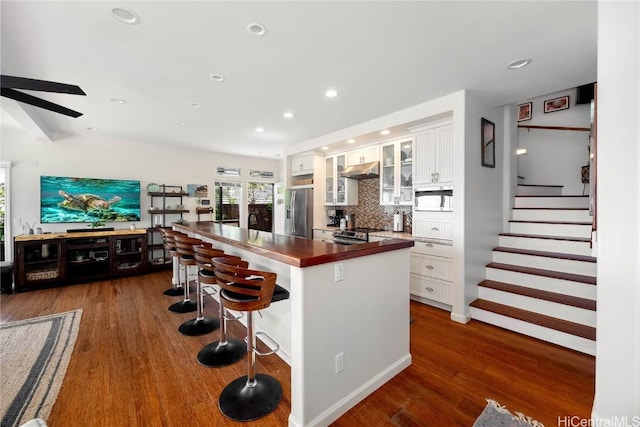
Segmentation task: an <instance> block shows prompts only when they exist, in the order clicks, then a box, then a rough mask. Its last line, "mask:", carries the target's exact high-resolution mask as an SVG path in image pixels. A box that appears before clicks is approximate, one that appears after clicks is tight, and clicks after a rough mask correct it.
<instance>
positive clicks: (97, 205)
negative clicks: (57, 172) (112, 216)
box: [58, 190, 122, 212]
mask: <svg viewBox="0 0 640 427" xmlns="http://www.w3.org/2000/svg"><path fill="white" fill-rule="evenodd" d="M58 194H59V195H60V196H62V197H64V200H63V201H62V202H60V203H58V206H60V207H61V208H65V209H71V210H74V211H84V212H86V211H95V210H107V209H109V208H110V207H111V205H112V204H114V203H117V202H119V201H120V200H122V197H120V196H115V197H113V198H112V199H110V200H105V199H103V198H102V197H100V196H96V195H95V194H80V195H79V196H74V195H71V194H69V193H67V192H66V191H64V190H60V191H58Z"/></svg>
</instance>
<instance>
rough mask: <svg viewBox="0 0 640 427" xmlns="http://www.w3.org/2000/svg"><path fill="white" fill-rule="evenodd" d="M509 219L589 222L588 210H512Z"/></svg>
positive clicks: (590, 219)
mask: <svg viewBox="0 0 640 427" xmlns="http://www.w3.org/2000/svg"><path fill="white" fill-rule="evenodd" d="M511 219H514V220H516V221H573V222H591V221H592V220H593V217H591V216H590V215H589V210H588V209H579V210H577V209H566V210H563V209H513V210H512V214H511Z"/></svg>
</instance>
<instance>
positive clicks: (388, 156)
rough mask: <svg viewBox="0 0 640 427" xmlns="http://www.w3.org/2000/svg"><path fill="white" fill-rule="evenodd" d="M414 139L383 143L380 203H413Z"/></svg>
mask: <svg viewBox="0 0 640 427" xmlns="http://www.w3.org/2000/svg"><path fill="white" fill-rule="evenodd" d="M412 165H413V141H412V140H411V139H405V140H401V141H396V142H392V143H389V144H382V146H381V150H380V204H381V205H394V204H399V205H411V204H413V176H412V174H413V170H412V169H413V168H412Z"/></svg>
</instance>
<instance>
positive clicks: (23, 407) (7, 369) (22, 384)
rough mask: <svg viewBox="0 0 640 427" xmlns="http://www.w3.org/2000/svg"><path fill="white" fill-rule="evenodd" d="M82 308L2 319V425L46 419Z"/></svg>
mask: <svg viewBox="0 0 640 427" xmlns="http://www.w3.org/2000/svg"><path fill="white" fill-rule="evenodd" d="M81 317H82V310H81V309H80V310H74V311H69V312H66V313H59V314H53V315H50V316H43V317H36V318H34V319H27V320H21V321H18V322H11V323H4V324H2V325H0V396H1V397H0V416H1V418H0V420H1V421H0V426H1V427H12V426H19V425H21V424H23V423H26V422H27V421H29V420H30V419H33V418H41V419H43V420H45V421H46V420H47V418H48V416H49V414H50V413H51V408H52V407H53V404H54V403H55V401H56V397H57V396H58V392H59V391H60V387H61V386H62V381H63V380H64V375H65V373H66V371H67V366H68V365H69V359H70V358H71V354H72V353H73V347H74V345H75V343H76V338H77V337H78V329H79V326H80V318H81Z"/></svg>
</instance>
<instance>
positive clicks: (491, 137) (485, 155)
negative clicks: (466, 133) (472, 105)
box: [481, 117, 496, 168]
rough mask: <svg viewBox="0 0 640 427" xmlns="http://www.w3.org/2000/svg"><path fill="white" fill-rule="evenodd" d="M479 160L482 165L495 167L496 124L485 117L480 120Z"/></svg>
mask: <svg viewBox="0 0 640 427" xmlns="http://www.w3.org/2000/svg"><path fill="white" fill-rule="evenodd" d="M481 127H482V130H481V131H482V133H481V142H482V151H481V156H482V157H481V161H482V166H484V167H487V168H495V167H496V125H495V124H494V123H493V122H490V121H489V120H487V119H485V118H484V117H483V118H482V120H481Z"/></svg>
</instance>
